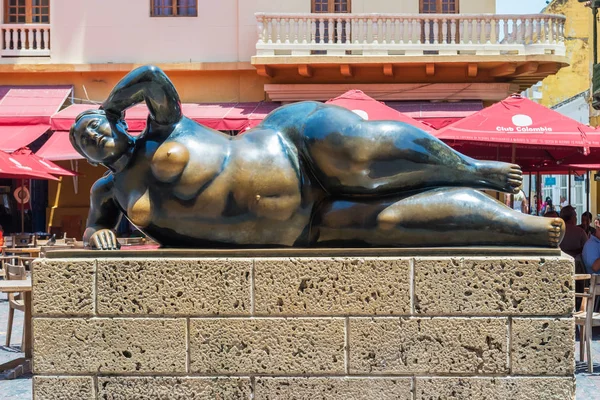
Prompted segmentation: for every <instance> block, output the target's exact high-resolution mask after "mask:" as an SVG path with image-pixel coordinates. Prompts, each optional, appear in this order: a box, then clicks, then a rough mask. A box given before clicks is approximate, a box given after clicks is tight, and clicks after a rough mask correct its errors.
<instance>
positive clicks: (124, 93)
mask: <svg viewBox="0 0 600 400" xmlns="http://www.w3.org/2000/svg"><path fill="white" fill-rule="evenodd" d="M142 102H145V103H146V106H148V110H149V111H150V117H151V118H152V120H154V121H155V122H156V123H158V124H160V125H171V124H175V123H177V122H179V120H180V119H181V117H182V114H181V102H180V100H179V95H178V94H177V91H176V90H175V87H174V86H173V83H172V82H171V81H170V80H169V78H168V77H167V76H166V75H165V73H164V72H163V71H162V70H160V69H159V68H157V67H155V66H153V65H149V66H143V67H139V68H136V69H134V70H133V71H131V72H130V73H129V74H127V76H125V77H124V78H123V79H122V80H121V81H120V82H119V83H118V84H117V85H116V86H115V87H114V89H113V90H112V91H111V93H110V95H109V96H108V98H107V99H106V101H105V102H104V103H102V106H101V108H102V109H103V110H104V111H105V112H106V115H107V116H108V117H109V119H110V118H111V117H116V118H118V119H120V118H122V116H123V112H124V111H125V110H127V109H128V108H129V107H131V106H134V105H136V104H139V103H142Z"/></svg>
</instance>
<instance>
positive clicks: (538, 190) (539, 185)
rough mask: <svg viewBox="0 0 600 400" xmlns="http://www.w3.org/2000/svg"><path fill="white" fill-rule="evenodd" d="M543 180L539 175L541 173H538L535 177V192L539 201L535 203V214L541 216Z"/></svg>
mask: <svg viewBox="0 0 600 400" xmlns="http://www.w3.org/2000/svg"><path fill="white" fill-rule="evenodd" d="M540 179H541V175H540V173H539V171H538V172H537V173H536V175H535V191H536V196H537V201H536V202H535V211H536V212H535V213H536V215H540V211H541V210H540V203H541V201H540V200H541V199H542V197H541V195H542V181H541V180H540Z"/></svg>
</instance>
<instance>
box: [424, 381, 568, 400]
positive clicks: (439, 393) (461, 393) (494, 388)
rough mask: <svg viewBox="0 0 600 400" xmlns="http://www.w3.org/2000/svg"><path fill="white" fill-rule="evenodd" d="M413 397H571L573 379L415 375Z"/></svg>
mask: <svg viewBox="0 0 600 400" xmlns="http://www.w3.org/2000/svg"><path fill="white" fill-rule="evenodd" d="M415 388H416V390H415V393H416V395H415V400H509V399H510V400H513V399H514V400H571V399H574V398H575V379H574V378H504V377H502V378H500V377H498V378H479V377H477V378H475V377H473V378H419V377H417V379H416V383H415Z"/></svg>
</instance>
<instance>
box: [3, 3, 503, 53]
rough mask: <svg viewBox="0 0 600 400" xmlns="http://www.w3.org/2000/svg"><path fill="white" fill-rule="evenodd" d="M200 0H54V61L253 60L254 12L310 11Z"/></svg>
mask: <svg viewBox="0 0 600 400" xmlns="http://www.w3.org/2000/svg"><path fill="white" fill-rule="evenodd" d="M0 1H2V0H0ZM5 1H6V0H5ZM198 4H199V10H198V16H197V17H177V18H175V17H162V18H152V17H150V0H51V8H50V9H51V18H50V20H51V40H52V57H51V62H52V63H65V64H77V63H158V62H232V61H249V60H250V58H251V57H252V55H254V54H255V44H256V39H257V30H256V17H255V16H254V13H256V12H304V13H307V12H310V8H311V1H310V0H279V1H273V0H218V1H204V0H200V1H199V2H198ZM494 4H495V3H494V0H461V2H460V7H461V10H460V11H461V12H463V13H467V12H469V13H471V12H478V13H484V12H485V13H493V12H494V9H495V6H494ZM352 11H353V12H355V13H362V12H365V13H372V12H382V13H386V12H388V13H418V11H419V1H418V0H353V1H352ZM0 62H11V63H12V62H18V61H16V60H15V59H12V60H11V59H1V60H0Z"/></svg>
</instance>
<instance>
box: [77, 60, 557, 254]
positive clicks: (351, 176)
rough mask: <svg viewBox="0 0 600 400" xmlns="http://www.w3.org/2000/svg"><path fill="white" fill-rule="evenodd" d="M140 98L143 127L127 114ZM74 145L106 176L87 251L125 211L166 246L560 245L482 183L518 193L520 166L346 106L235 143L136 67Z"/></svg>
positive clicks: (312, 112) (542, 221)
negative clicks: (130, 122)
mask: <svg viewBox="0 0 600 400" xmlns="http://www.w3.org/2000/svg"><path fill="white" fill-rule="evenodd" d="M141 102H145V103H146V105H147V106H148V109H149V112H150V115H149V116H148V123H147V127H146V129H145V131H144V132H143V133H142V134H141V135H140V136H138V137H137V138H134V137H132V136H130V135H129V134H128V133H127V125H126V123H125V120H124V112H125V110H126V109H128V108H129V107H131V106H133V105H135V104H138V103H141ZM70 140H71V143H72V144H73V146H74V147H75V149H77V151H78V152H79V153H80V154H81V155H83V156H84V157H85V158H86V159H87V160H88V161H89V162H91V163H94V164H102V165H104V166H106V167H107V168H108V169H109V171H108V172H107V173H106V174H105V175H104V176H103V177H102V178H101V179H99V180H98V181H97V182H96V183H95V184H94V186H93V187H92V191H91V208H90V213H89V217H88V221H87V229H86V231H85V234H84V243H85V244H86V245H87V246H91V247H93V248H98V249H116V248H117V247H118V243H117V240H116V237H115V233H114V228H115V226H116V224H117V223H118V221H119V218H120V216H121V214H124V215H125V216H126V217H127V218H128V219H129V221H131V223H132V224H134V225H135V226H136V227H137V228H139V229H140V230H141V231H142V232H143V233H144V234H146V235H148V236H149V237H151V238H153V239H154V240H156V241H157V242H158V243H160V244H161V245H162V246H164V247H192V248H244V247H246V248H247V247H254V248H267V247H291V246H294V247H317V246H318V247H359V246H362V247H365V246H366V247H417V246H418V247H423V246H432V247H433V246H435V247H440V246H475V245H498V246H534V247H558V245H559V243H560V241H561V240H562V237H563V236H564V231H565V225H564V222H563V221H562V220H561V219H560V218H554V219H551V218H542V217H536V216H531V215H524V214H521V213H519V212H517V211H514V210H512V209H510V208H509V207H506V206H505V205H504V204H502V203H500V202H498V201H497V200H495V199H493V198H492V197H490V196H488V195H486V194H484V193H482V192H481V191H480V190H477V189H489V190H496V191H502V192H507V193H516V192H517V191H518V190H519V188H520V186H521V184H522V173H521V169H520V167H519V166H517V165H513V164H506V163H502V162H494V161H478V160H475V159H472V158H470V157H466V156H464V155H462V154H460V153H458V152H456V151H454V150H453V149H452V148H450V147H449V146H447V145H446V144H444V143H443V142H441V141H440V140H438V139H436V138H435V137H433V136H431V135H429V134H428V133H426V132H424V131H422V130H420V129H417V128H415V127H412V126H410V125H406V124H404V123H400V122H394V121H365V120H364V119H363V118H361V117H360V116H359V115H357V114H356V113H354V112H352V111H350V110H347V109H344V108H341V107H337V106H332V105H327V104H322V103H319V102H314V101H305V102H299V103H294V104H290V105H286V106H283V107H280V108H278V109H276V110H274V111H273V112H271V113H270V114H269V115H268V116H267V117H266V118H265V119H264V120H263V121H262V123H261V124H260V125H259V126H257V127H256V128H254V129H251V130H249V131H246V132H244V134H242V135H239V136H235V137H231V136H228V135H225V134H223V133H220V132H218V131H215V130H213V129H210V128H207V127H204V126H202V125H200V124H198V123H196V122H194V121H192V120H190V119H188V118H186V117H185V116H184V115H183V114H182V112H181V102H180V100H179V96H178V94H177V92H176V90H175V87H174V86H173V84H172V83H171V81H170V80H169V78H168V77H167V76H166V75H165V74H164V73H163V71H161V70H160V69H158V68H156V67H154V66H144V67H141V68H137V69H135V70H133V71H132V72H130V73H129V74H128V75H127V76H126V77H125V78H123V79H122V80H121V81H120V82H119V83H118V84H117V86H116V87H115V88H114V89H113V91H112V92H111V94H110V95H109V97H108V99H107V100H106V101H105V102H104V103H103V104H102V106H101V107H100V109H99V110H90V111H86V112H83V113H82V114H80V115H79V116H78V117H77V119H76V122H75V123H74V124H73V126H72V127H71V131H70Z"/></svg>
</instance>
